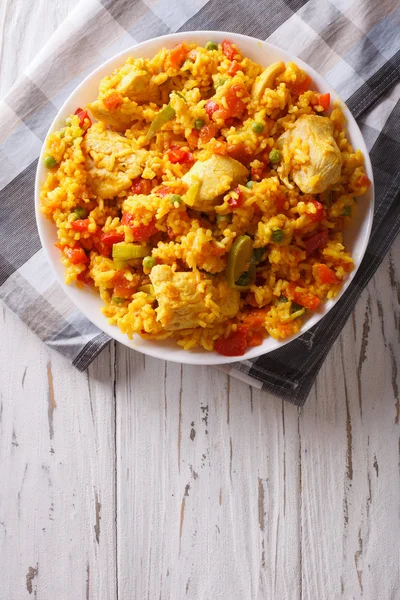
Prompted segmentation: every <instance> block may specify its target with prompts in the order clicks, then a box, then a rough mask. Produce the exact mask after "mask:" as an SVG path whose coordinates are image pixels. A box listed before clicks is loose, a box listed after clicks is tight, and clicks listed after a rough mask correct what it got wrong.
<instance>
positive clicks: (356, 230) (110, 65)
mask: <svg viewBox="0 0 400 600" xmlns="http://www.w3.org/2000/svg"><path fill="white" fill-rule="evenodd" d="M225 38H228V39H230V40H231V41H232V42H234V43H235V44H237V45H238V47H239V48H240V50H241V52H242V53H243V54H244V55H245V56H248V57H249V58H251V59H252V60H254V61H256V62H258V63H259V64H261V65H264V66H268V65H269V64H271V63H273V62H274V61H277V60H282V61H284V62H287V61H293V62H296V63H297V64H298V65H299V66H300V67H302V68H303V69H305V70H306V71H307V73H309V75H310V76H311V77H312V79H313V84H314V86H313V87H314V88H315V89H316V90H318V91H319V92H323V93H325V92H330V94H331V98H332V99H333V100H338V99H339V96H338V95H337V93H336V92H335V90H334V89H333V88H331V86H330V85H329V84H328V83H327V82H326V81H325V80H324V79H323V78H322V77H321V76H320V75H318V73H317V72H316V71H314V70H313V69H312V68H311V67H309V66H308V65H307V64H306V63H304V62H303V61H302V60H300V59H299V58H297V57H296V56H293V55H291V54H289V53H288V52H284V51H283V50H280V49H279V48H277V47H276V46H273V45H272V44H268V43H267V42H262V41H260V40H257V39H254V38H251V37H248V36H245V35H239V34H237V33H228V32H223V31H195V32H182V33H176V34H171V35H165V36H162V37H159V38H155V39H152V40H148V41H146V42H142V43H141V44H138V45H137V46H133V47H132V48H128V49H127V50H124V51H123V52H121V53H120V54H118V55H117V56H115V57H114V58H111V59H110V60H108V61H107V62H105V63H104V64H103V65H101V66H100V67H98V68H97V69H96V70H95V71H93V73H91V74H90V75H89V76H88V77H86V79H85V80H84V81H83V82H82V83H81V84H80V85H79V86H78V87H77V88H76V90H75V91H74V92H73V93H72V94H71V95H70V97H69V98H68V100H66V102H65V103H64V104H63V106H62V107H61V109H60V110H59V112H58V114H57V116H56V118H55V119H54V121H53V123H52V124H51V127H50V130H49V133H50V132H51V131H56V130H57V129H60V128H61V127H62V126H63V125H64V120H65V118H66V117H67V116H68V115H69V114H71V113H73V112H75V110H76V108H77V107H78V106H81V107H84V106H85V105H86V104H87V103H88V102H90V101H92V100H93V99H94V98H96V97H97V93H98V85H99V82H100V80H101V79H102V78H103V77H104V76H105V75H108V74H109V73H111V72H112V71H113V70H114V69H115V68H116V67H119V66H120V65H122V63H123V62H124V61H125V60H126V59H127V58H128V57H129V56H133V57H144V58H150V57H152V56H153V55H154V54H155V53H156V52H158V50H160V49H161V48H163V47H167V48H171V47H173V46H174V45H175V44H176V43H178V42H180V41H183V40H188V41H191V42H196V43H197V44H199V45H203V46H204V45H205V44H206V43H207V41H208V40H213V41H215V42H222V41H223V40H224V39H225ZM342 107H343V111H344V114H345V116H346V118H347V131H348V136H349V139H350V141H351V143H352V145H353V147H354V148H359V149H360V150H361V151H362V153H363V155H364V159H365V168H366V173H367V175H368V177H369V179H370V180H371V181H373V175H372V167H371V162H370V159H369V155H368V151H367V148H366V145H365V142H364V139H363V137H362V134H361V131H360V129H359V127H358V125H357V123H356V121H355V120H354V118H353V116H352V115H351V113H350V111H349V110H348V108H347V107H346V106H345V105H344V103H343V102H342ZM43 151H44V149H42V153H41V156H40V158H39V163H38V168H37V173H36V186H35V210H36V220H37V225H38V230H39V235H40V239H41V242H42V246H43V248H44V251H45V253H46V255H47V258H48V260H49V262H50V264H51V266H52V268H53V270H54V272H55V274H56V276H57V279H58V281H59V283H60V285H61V286H62V288H63V289H64V291H65V293H66V294H67V295H68V296H69V298H70V299H71V300H72V302H73V303H74V304H75V305H76V306H77V307H78V308H79V309H80V310H81V311H82V312H83V314H84V315H85V316H86V317H87V318H88V319H89V320H90V321H92V323H94V325H96V326H97V327H98V328H99V329H101V330H102V331H104V332H105V333H106V334H107V335H109V336H110V337H111V338H114V339H115V340H117V341H118V342H121V343H122V344H125V345H126V346H128V347H129V348H133V349H135V350H138V351H139V352H143V353H144V354H148V355H150V356H154V357H156V358H161V359H164V360H172V361H175V362H180V363H186V364H201V365H218V364H225V363H230V362H237V361H240V360H244V359H249V358H254V357H256V356H260V355H262V354H266V353H267V352H271V351H272V350H276V349H277V348H281V347H282V346H283V345H284V344H287V343H288V342H290V341H292V340H293V339H295V338H296V337H298V336H299V335H301V334H303V333H304V332H305V331H307V330H308V329H310V328H311V327H313V325H315V324H316V323H318V321H320V320H321V319H322V317H324V316H325V315H326V314H327V313H328V312H329V311H330V309H331V308H332V307H333V306H334V304H335V303H336V302H337V301H338V299H339V298H340V296H341V295H342V294H343V293H344V292H345V290H346V289H347V288H348V286H349V285H351V282H352V280H353V278H354V275H355V273H356V271H357V269H358V267H359V266H360V264H361V261H362V258H363V256H364V253H365V250H366V247H367V244H368V239H369V235H370V231H371V226H372V219H373V209H374V192H373V185H371V187H370V189H369V191H368V193H367V194H366V195H365V196H363V197H362V198H359V199H358V208H357V211H356V215H355V218H354V219H353V220H352V224H351V227H350V228H349V229H348V230H346V232H345V235H344V239H345V243H346V248H347V249H348V250H349V251H351V253H352V256H353V259H354V263H355V269H354V270H353V271H352V273H351V274H350V276H349V277H348V279H347V280H346V281H345V283H344V285H343V288H342V290H341V292H340V294H339V295H338V296H337V297H336V298H335V300H329V301H327V302H326V303H324V304H322V306H321V307H320V308H319V310H318V311H315V312H314V313H313V314H312V315H310V316H309V318H308V319H307V321H306V322H305V323H304V325H303V327H302V329H301V331H300V332H299V333H298V334H297V335H295V336H292V337H290V338H288V339H286V340H285V341H283V342H278V341H277V340H274V339H273V338H271V337H269V338H267V339H265V340H264V342H263V343H262V345H261V346H257V347H254V348H250V349H249V350H248V351H247V352H246V353H245V354H244V356H237V357H236V356H231V357H226V356H221V355H220V354H217V353H216V352H206V351H205V350H199V349H195V350H191V351H187V350H183V349H182V348H181V347H180V346H178V345H177V344H176V343H175V342H174V341H172V340H166V341H147V340H142V339H141V338H140V337H139V336H134V339H133V340H129V339H128V337H127V336H126V335H125V334H123V333H122V332H121V331H120V330H119V328H118V327H117V326H113V325H110V324H109V323H108V321H107V319H106V317H105V316H104V315H103V314H102V312H101V307H102V306H103V303H102V301H101V300H100V297H99V296H98V295H97V294H96V293H95V292H94V291H92V290H90V289H88V288H87V287H85V288H84V289H79V288H77V287H75V286H73V285H72V286H70V285H66V284H65V283H64V266H63V265H62V263H61V260H60V251H59V250H58V249H57V248H55V246H54V244H55V243H56V241H57V234H56V227H55V225H54V223H53V222H51V221H50V220H48V219H47V218H45V217H44V215H43V214H42V213H41V212H40V211H39V193H40V188H41V186H42V185H43V183H44V180H45V177H46V169H45V168H44V166H43V160H42V158H43Z"/></svg>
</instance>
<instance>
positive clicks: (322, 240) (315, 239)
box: [306, 230, 329, 256]
mask: <svg viewBox="0 0 400 600" xmlns="http://www.w3.org/2000/svg"><path fill="white" fill-rule="evenodd" d="M328 237H329V232H328V230H326V231H320V232H319V233H317V234H316V235H313V236H312V237H311V238H309V239H308V240H307V241H306V254H307V256H310V254H312V253H313V252H315V250H317V249H318V248H321V247H322V246H325V245H326V243H327V241H328Z"/></svg>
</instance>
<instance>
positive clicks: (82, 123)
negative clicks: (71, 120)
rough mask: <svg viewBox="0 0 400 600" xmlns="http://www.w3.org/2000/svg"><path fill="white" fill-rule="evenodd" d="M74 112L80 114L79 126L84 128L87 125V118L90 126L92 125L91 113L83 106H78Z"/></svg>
mask: <svg viewBox="0 0 400 600" xmlns="http://www.w3.org/2000/svg"><path fill="white" fill-rule="evenodd" d="M74 114H75V115H78V117H79V127H82V128H84V127H85V119H87V120H88V125H87V127H88V128H89V127H90V126H91V125H92V120H91V118H90V117H89V113H88V111H87V110H83V108H77V109H76V111H75V112H74Z"/></svg>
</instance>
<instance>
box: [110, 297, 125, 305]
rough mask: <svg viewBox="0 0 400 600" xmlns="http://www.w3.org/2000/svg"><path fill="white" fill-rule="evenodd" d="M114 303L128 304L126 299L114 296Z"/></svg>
mask: <svg viewBox="0 0 400 600" xmlns="http://www.w3.org/2000/svg"><path fill="white" fill-rule="evenodd" d="M112 301H113V302H114V304H122V303H123V302H126V298H120V297H119V296H113V298H112Z"/></svg>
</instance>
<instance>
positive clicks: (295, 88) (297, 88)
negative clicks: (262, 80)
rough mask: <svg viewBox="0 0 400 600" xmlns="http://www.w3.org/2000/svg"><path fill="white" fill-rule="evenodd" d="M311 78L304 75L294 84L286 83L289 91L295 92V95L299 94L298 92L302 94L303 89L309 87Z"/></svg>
mask: <svg viewBox="0 0 400 600" xmlns="http://www.w3.org/2000/svg"><path fill="white" fill-rule="evenodd" d="M311 82H312V79H311V77H310V76H309V75H306V76H305V78H304V79H303V81H298V82H296V83H294V84H291V83H288V84H287V85H288V87H289V88H290V89H291V91H292V92H293V93H294V94H296V96H300V94H304V92H305V91H307V90H308V89H310V85H311Z"/></svg>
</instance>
